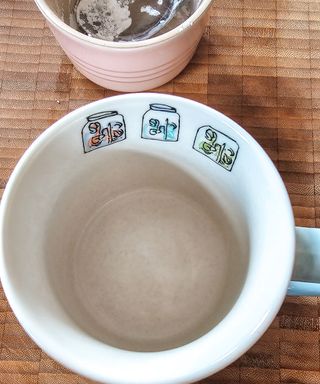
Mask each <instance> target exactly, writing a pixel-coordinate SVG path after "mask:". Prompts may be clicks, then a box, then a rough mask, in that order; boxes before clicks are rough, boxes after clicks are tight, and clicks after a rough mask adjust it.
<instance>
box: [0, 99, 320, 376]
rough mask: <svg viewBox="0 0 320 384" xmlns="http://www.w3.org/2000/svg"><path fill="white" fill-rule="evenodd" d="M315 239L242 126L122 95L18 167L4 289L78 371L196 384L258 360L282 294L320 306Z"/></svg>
mask: <svg viewBox="0 0 320 384" xmlns="http://www.w3.org/2000/svg"><path fill="white" fill-rule="evenodd" d="M319 238H320V237H319V232H318V230H317V229H307V228H296V229H295V227H294V219H293V214H292V208H291V205H290V201H289V198H288V194H287V192H286V189H285V187H284V184H283V182H282V180H281V178H280V176H279V174H278V172H277V170H276V169H275V167H274V165H273V163H272V162H271V160H270V159H269V158H268V156H267V155H266V154H265V152H264V151H263V149H262V148H261V147H260V146H259V145H258V143H257V142H256V141H255V140H254V139H253V138H252V137H251V136H250V135H249V134H248V133H247V132H246V131H245V130H243V129H242V128H241V127H239V126H238V125H237V124H236V123H235V122H233V121H232V120H230V119H229V118H227V117H226V116H224V115H222V114H221V113H219V112H217V111H215V110H213V109H211V108H209V107H207V106H204V105H201V104H199V103H196V102H194V101H191V100H187V99H183V98H180V97H175V96H169V95H164V94H151V93H150V94H132V95H122V96H116V97H110V98H108V99H105V100H100V101H97V102H94V103H92V104H89V105H87V106H84V107H82V108H79V109H78V110H76V111H74V112H71V113H70V114H68V115H67V116H65V117H64V118H62V119H61V120H59V121H58V122H56V123H55V124H53V126H51V127H50V128H49V129H47V130H46V131H45V132H44V133H43V134H42V135H40V137H39V138H38V139H37V140H36V141H35V142H34V143H33V144H32V145H31V147H30V148H29V149H28V150H27V151H26V153H25V154H24V155H23V156H22V158H21V160H20V161H19V163H18V165H17V167H16V168H15V170H14V171H13V173H12V175H11V177H10V180H9V182H8V184H7V187H6V189H5V192H4V195H3V201H2V203H1V211H0V275H1V281H2V284H3V288H4V290H5V293H6V295H7V298H8V300H9V303H10V305H11V306H12V309H13V311H14V313H15V314H16V316H17V318H18V320H19V321H20V322H21V324H22V326H23V327H24V329H25V330H26V331H27V332H28V334H29V335H30V336H31V337H32V338H33V340H34V341H35V342H36V343H37V344H38V345H39V346H40V347H41V348H43V349H44V350H45V351H46V353H48V354H49V355H50V356H52V357H53V358H55V359H56V360H57V361H59V362H60V363H62V364H63V365H65V366H67V367H68V368H70V369H72V370H74V371H75V372H77V373H79V374H82V375H84V376H86V377H89V378H90V379H93V380H97V381H99V382H103V383H125V384H130V383H132V384H133V383H146V384H147V383H159V384H160V383H161V384H162V383H163V384H165V383H190V382H193V381H196V380H200V379H202V378H204V377H206V376H208V375H210V374H213V373H215V372H217V371H218V370H220V369H222V368H224V367H225V366H227V365H228V364H230V363H231V362H233V361H234V360H235V359H237V358H238V357H240V356H241V354H243V353H244V352H245V351H246V350H247V349H248V348H250V347H251V346H252V345H253V344H254V343H255V342H256V341H257V340H258V339H259V337H260V336H261V335H262V334H263V333H264V332H265V331H266V329H267V328H268V327H269V325H270V324H271V322H272V320H273V319H274V317H275V316H276V314H277V312H278V310H279V308H280V306H281V304H282V302H283V299H284V297H285V295H286V294H287V293H289V294H292V295H296V294H304V295H305V294H308V295H319V294H320V289H319V287H320V285H319V281H320V278H319V276H320V274H319V258H318V255H317V253H318V250H319ZM296 241H297V246H296V251H295V242H296ZM295 253H296V257H295ZM295 260H296V261H295ZM294 263H295V264H294ZM292 271H293V272H292ZM292 277H293V281H291V283H290V279H291V278H292ZM270 282H272V284H270ZM288 286H289V288H288ZM248 308H254V311H248Z"/></svg>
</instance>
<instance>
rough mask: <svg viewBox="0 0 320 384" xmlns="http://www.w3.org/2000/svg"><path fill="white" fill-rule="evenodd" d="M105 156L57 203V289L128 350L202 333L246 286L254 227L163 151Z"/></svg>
mask: <svg viewBox="0 0 320 384" xmlns="http://www.w3.org/2000/svg"><path fill="white" fill-rule="evenodd" d="M104 164H107V167H106V168H104V167H103V168H102V169H101V172H92V164H91V165H90V168H87V169H86V170H84V171H83V173H82V174H79V175H77V176H74V179H73V180H72V183H71V184H70V187H69V188H66V189H65V190H64V191H63V193H62V194H61V196H60V198H59V199H58V201H57V202H56V203H55V204H54V206H53V215H52V218H51V221H50V223H49V229H48V231H47V233H48V238H47V239H46V244H47V257H48V266H49V270H48V276H49V278H50V279H51V282H52V285H53V286H54V289H55V290H56V293H57V296H58V297H59V298H60V301H61V303H62V305H63V307H64V308H65V311H66V312H67V313H68V314H69V316H70V317H71V318H72V319H73V321H75V322H76V323H77V324H78V325H79V326H80V327H81V328H82V329H83V330H84V331H85V332H87V333H88V334H90V335H91V336H92V337H94V338H96V339H98V340H100V341H102V342H104V343H107V344H109V345H112V346H115V347H118V348H122V349H126V350H134V351H160V350H166V349H170V348H175V347H178V346H181V345H184V344H186V343H188V342H191V341H193V340H195V339H197V338H198V337H200V336H202V335H204V334H205V333H207V332H208V331H210V329H212V328H213V327H214V326H215V325H217V324H218V323H219V322H220V321H221V320H222V319H223V318H224V317H225V315H226V314H227V313H228V312H229V311H230V309H231V308H232V306H233V305H234V303H235V302H236V300H237V298H238V296H239V293H240V292H241V288H242V285H243V283H244V279H245V275H246V271H247V255H248V244H247V242H246V241H244V240H243V239H245V238H246V236H245V234H244V226H241V225H239V223H237V222H236V221H235V220H233V218H232V215H230V212H226V211H225V210H224V209H222V208H221V206H220V204H219V203H218V202H217V201H216V199H215V198H214V197H213V196H212V195H211V194H209V193H208V192H207V191H206V189H205V188H203V186H201V185H200V184H199V183H198V182H196V181H195V180H194V179H193V178H192V177H191V176H190V175H189V174H187V173H186V172H184V171H182V169H180V168H178V167H177V166H175V165H173V164H172V163H168V162H167V161H165V160H163V159H159V158H156V157H152V156H150V155H145V154H141V153H135V152H126V153H123V152H121V153H120V152H119V155H118V154H117V153H116V152H113V153H112V156H110V157H109V156H108V155H106V157H105V159H104ZM90 170H91V172H90ZM74 191H77V194H76V196H75V194H74ZM234 216H237V215H236V214H235V215H234Z"/></svg>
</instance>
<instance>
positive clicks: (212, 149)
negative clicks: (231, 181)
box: [193, 125, 239, 171]
mask: <svg viewBox="0 0 320 384" xmlns="http://www.w3.org/2000/svg"><path fill="white" fill-rule="evenodd" d="M193 148H194V149H195V150H196V151H198V152H200V153H202V154H203V155H205V156H206V157H209V159H211V160H213V161H214V162H215V163H217V164H219V165H221V167H223V168H225V169H226V170H227V171H231V170H232V167H233V165H234V163H235V161H236V158H237V155H238V151H239V145H238V143H237V142H236V141H235V140H233V139H232V138H231V137H229V136H227V135H225V134H224V133H222V132H220V131H218V130H217V129H215V128H212V127H211V126H210V125H205V126H203V127H200V128H199V129H198V130H197V134H196V137H195V139H194V143H193Z"/></svg>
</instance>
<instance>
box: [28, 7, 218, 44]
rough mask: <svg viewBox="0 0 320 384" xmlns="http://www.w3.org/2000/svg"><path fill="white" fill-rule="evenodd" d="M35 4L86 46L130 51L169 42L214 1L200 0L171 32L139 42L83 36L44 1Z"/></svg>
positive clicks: (54, 23)
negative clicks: (192, 10) (192, 11)
mask: <svg viewBox="0 0 320 384" xmlns="http://www.w3.org/2000/svg"><path fill="white" fill-rule="evenodd" d="M34 1H35V3H36V4H37V6H38V8H39V10H40V11H41V13H42V14H43V15H44V17H45V18H46V19H47V20H48V21H50V22H51V23H52V24H53V25H54V26H56V27H57V28H58V29H59V30H60V31H63V32H64V33H66V34H68V35H71V36H72V37H74V38H76V39H79V40H82V41H84V42H85V43H87V44H91V45H95V46H99V47H102V48H103V47H105V48H112V49H120V50H123V49H131V48H145V47H148V46H153V45H157V44H160V43H163V42H165V41H167V40H170V39H172V38H174V37H175V36H176V35H178V34H180V33H182V32H184V31H185V30H187V29H189V28H191V27H192V25H193V24H194V23H195V22H197V21H198V20H199V19H200V18H201V16H202V15H203V14H204V13H205V12H206V10H207V9H208V8H209V7H210V6H211V4H212V3H213V2H214V0H202V2H201V4H200V6H199V7H198V8H197V9H196V11H195V12H194V13H193V14H192V15H191V16H190V17H188V18H187V20H185V21H184V22H183V23H181V24H179V25H177V26H176V27H175V28H173V29H172V30H170V31H168V32H165V33H163V34H162V35H159V36H155V37H151V38H150V39H146V40H140V41H129V42H125V41H118V42H117V41H106V40H102V39H98V38H95V37H92V36H88V35H85V34H83V33H81V32H79V31H77V30H75V29H74V28H72V27H71V26H70V25H68V24H66V23H65V22H64V21H62V20H61V19H60V18H59V17H58V16H57V15H56V14H55V13H54V12H53V11H52V10H51V8H50V7H49V6H48V5H47V2H46V1H45V0H34Z"/></svg>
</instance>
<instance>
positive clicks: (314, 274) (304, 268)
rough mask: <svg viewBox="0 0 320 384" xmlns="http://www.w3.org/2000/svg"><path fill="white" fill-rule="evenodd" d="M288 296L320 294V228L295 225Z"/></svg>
mask: <svg viewBox="0 0 320 384" xmlns="http://www.w3.org/2000/svg"><path fill="white" fill-rule="evenodd" d="M291 279H292V280H291V282H290V284H289V287H288V292H287V294H288V295H289V296H320V229H318V228H303V227H296V255H295V264H294V268H293V274H292V278H291Z"/></svg>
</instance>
